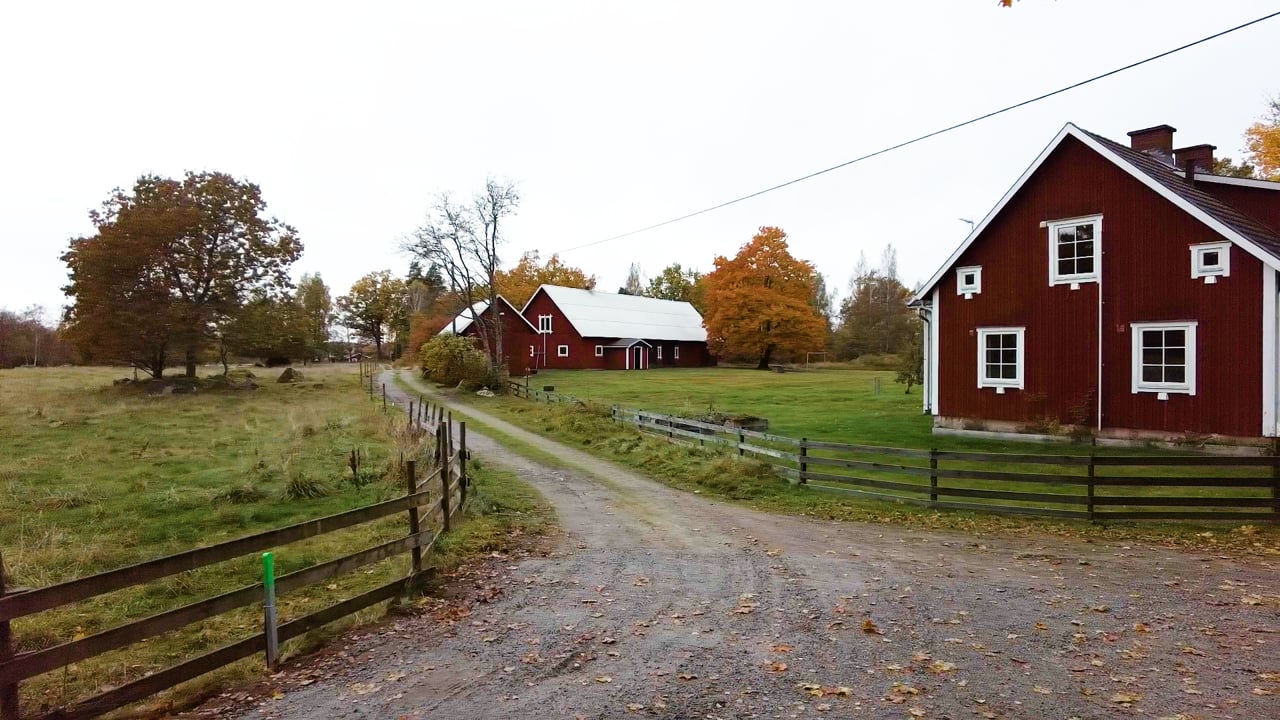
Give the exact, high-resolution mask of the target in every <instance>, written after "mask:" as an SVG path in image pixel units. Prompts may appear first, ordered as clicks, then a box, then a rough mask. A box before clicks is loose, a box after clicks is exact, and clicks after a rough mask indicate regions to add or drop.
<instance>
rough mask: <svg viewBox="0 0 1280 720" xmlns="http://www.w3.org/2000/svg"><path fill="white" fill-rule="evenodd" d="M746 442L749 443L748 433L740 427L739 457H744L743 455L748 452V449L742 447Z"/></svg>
mask: <svg viewBox="0 0 1280 720" xmlns="http://www.w3.org/2000/svg"><path fill="white" fill-rule="evenodd" d="M746 444H747V435H746V433H744V432H742V428H738V457H742V456H743V455H746V454H747V451H746V450H744V449H742V446H743V445H746Z"/></svg>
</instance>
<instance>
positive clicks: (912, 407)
mask: <svg viewBox="0 0 1280 720" xmlns="http://www.w3.org/2000/svg"><path fill="white" fill-rule="evenodd" d="M874 378H879V379H880V392H879V393H876V392H874V390H873V382H872V381H873V379H874ZM544 386H554V388H555V392H556V393H563V394H565V395H571V396H574V397H577V398H580V399H584V400H587V401H589V403H591V405H590V406H589V407H588V408H585V409H583V408H575V407H574V406H572V405H554V404H552V405H547V404H543V403H532V402H529V401H527V400H522V399H518V398H512V397H499V398H493V399H489V400H481V399H479V398H469V399H468V401H469V402H473V403H475V404H476V405H477V407H482V408H484V409H485V410H486V411H491V412H494V413H495V414H497V415H500V416H502V417H504V418H506V419H509V420H512V421H514V422H517V423H519V424H521V425H523V426H525V427H528V428H530V429H533V430H535V431H538V432H542V433H544V434H546V435H548V436H550V437H554V438H557V439H560V440H564V441H568V442H572V443H574V444H576V445H579V446H582V447H584V448H585V449H589V450H591V451H593V452H596V453H598V454H601V455H603V456H605V457H608V458H610V459H612V460H616V461H618V462H621V463H623V464H627V465H630V466H632V467H636V468H638V469H641V470H644V471H646V472H648V473H650V474H652V475H654V476H655V477H658V478H660V479H663V480H665V481H667V482H671V483H673V484H676V485H681V486H685V487H689V488H700V489H704V490H710V491H712V492H715V493H717V494H721V495H723V496H725V497H730V498H733V499H738V500H745V501H748V502H751V503H753V504H755V505H757V506H760V507H764V508H767V509H780V510H784V511H787V512H803V513H806V514H819V515H822V516H829V517H841V518H849V519H891V520H893V521H895V522H906V523H911V524H920V523H923V524H927V525H930V526H951V525H960V526H964V527H969V528H988V529H989V528H996V527H999V528H1003V529H1022V528H1028V527H1039V528H1042V529H1048V530H1050V531H1054V532H1058V531H1065V532H1071V533H1077V532H1087V533H1097V532H1112V531H1102V530H1100V529H1099V528H1097V527H1096V526H1090V525H1088V524H1087V523H1078V522H1061V523H1057V522H1053V521H1030V520H1022V519H1017V520H1011V519H1007V518H997V517H995V516H991V515H986V514H983V513H978V514H974V513H967V512H945V513H939V512H937V511H933V510H927V509H921V508H917V507H915V506H908V505H902V504H900V503H894V502H882V501H878V500H873V499H867V498H865V497H861V496H860V497H856V498H847V499H846V498H838V497H832V496H830V495H826V494H818V493H813V492H803V491H800V492H793V491H792V490H791V489H789V488H787V487H786V486H785V484H783V483H780V482H778V481H777V479H776V478H774V479H772V480H770V481H767V482H762V478H764V477H766V476H767V475H768V474H767V473H766V472H765V471H764V470H763V469H762V468H760V467H759V464H751V463H738V464H737V465H735V464H733V463H726V462H723V460H724V458H723V457H722V456H717V455H716V454H715V453H711V452H710V451H703V450H701V449H699V448H689V447H687V446H683V445H676V446H673V445H670V444H668V443H666V442H665V441H663V440H660V439H654V438H653V437H652V436H647V435H642V434H639V433H637V432H635V430H634V429H631V428H626V427H622V426H619V425H617V424H614V423H611V422H610V421H609V419H608V413H607V410H605V408H606V407H607V406H608V405H611V404H616V405H621V406H625V407H632V408H642V409H646V410H651V411H655V412H663V413H671V414H677V415H697V414H700V413H703V412H706V411H708V410H715V411H719V412H724V413H735V414H736V413H741V414H749V415H757V416H762V417H765V418H768V419H769V421H770V432H771V433H776V434H779V435H786V436H790V437H795V438H799V437H807V438H809V439H816V440H825V441H833V442H844V443H859V444H869V445H884V446H891V447H915V448H930V447H936V448H939V449H944V450H947V449H950V450H971V451H981V452H1020V453H1031V454H1077V453H1079V454H1084V453H1089V452H1090V451H1093V450H1095V449H1094V448H1091V447H1090V446H1089V445H1087V444H1077V445H1072V444H1056V443H1055V444H1045V443H1032V442H1009V441H996V440H980V439H973V438H961V437H944V436H938V437H935V436H933V435H932V434H931V433H930V418H929V417H928V416H926V415H923V414H922V413H921V411H920V405H919V402H920V395H919V389H918V388H913V390H912V393H911V394H909V395H908V394H906V393H904V392H903V386H902V385H897V384H894V383H893V373H890V372H878V371H867V370H854V369H845V368H832V369H824V370H817V371H812V372H796V373H785V374H777V373H768V372H760V371H756V370H739V369H732V368H703V369H690V370H654V371H648V372H644V373H621V372H589V371H580V372H572V371H558V372H543V373H539V374H538V375H537V376H536V377H534V378H531V383H530V387H531V388H534V389H541V388H543V387H544ZM594 408H600V409H594ZM602 410H603V415H602V414H601V411H602ZM753 442H758V441H753ZM780 449H788V448H780ZM789 450H790V451H792V452H794V448H789ZM1096 452H1098V453H1099V454H1126V453H1128V454H1131V453H1133V452H1135V451H1134V450H1132V449H1123V448H1097V449H1096ZM1137 452H1140V453H1143V454H1159V455H1176V453H1170V452H1167V451H1166V452H1161V451H1155V450H1150V449H1143V450H1138V451H1137ZM821 454H823V455H832V454H835V455H837V456H839V455H841V454H840V453H829V452H822V453H821ZM861 459H864V460H866V459H871V460H874V461H876V462H885V463H893V464H909V465H917V466H919V465H921V464H923V465H926V466H927V461H920V460H910V459H906V460H904V459H902V458H893V457H870V458H868V457H867V456H866V455H865V454H864V455H863V456H862V458H861ZM941 465H942V466H946V467H951V468H953V469H959V470H974V469H980V470H986V471H1004V472H1023V473H1025V472H1039V473H1045V474H1075V475H1082V474H1084V472H1085V468H1083V467H1064V466H1053V465H1030V464H1020V465H1018V464H1004V463H982V464H980V465H979V464H975V463H965V462H958V461H947V462H944V463H942V464H941ZM812 469H814V468H813V467H812V466H811V470H812ZM817 469H819V470H822V471H826V472H831V473H833V474H847V473H853V474H856V475H858V476H861V477H866V478H871V479H878V480H894V481H898V482H910V483H913V484H920V483H922V482H923V483H924V484H925V486H926V487H927V483H928V478H927V477H925V478H923V479H922V478H920V477H919V476H918V475H917V476H913V477H904V476H903V475H902V474H895V473H892V472H880V471H871V470H861V471H846V470H837V469H832V468H827V467H820V468H817ZM1103 470H1105V468H1104V469H1103ZM1103 470H1100V471H1099V472H1100V473H1101V472H1103ZM1120 472H1121V473H1123V474H1128V475H1143V476H1151V475H1158V474H1162V475H1175V476H1210V475H1213V474H1214V473H1216V472H1219V469H1218V468H1191V467H1178V466H1172V467H1171V466H1163V467H1134V468H1122V469H1121V471H1120ZM1228 473H1229V474H1236V475H1245V476H1255V475H1262V476H1267V475H1268V473H1269V470H1268V469H1267V468H1231V469H1222V470H1221V474H1223V475H1225V474H1228ZM946 482H956V483H958V484H957V485H955V486H956V487H965V488H972V489H977V490H1005V491H1008V490H1016V491H1019V492H1029V493H1044V494H1050V493H1052V494H1055V495H1062V494H1066V495H1074V496H1081V495H1083V493H1084V492H1085V490H1084V486H1082V485H1074V486H1064V485H1054V484H1048V483H1039V482H1012V481H1005V480H1000V481H994V480H980V479H968V480H964V481H946ZM813 484H814V485H827V484H829V483H824V482H815V483H813ZM944 484H945V483H944ZM778 486H781V487H778ZM881 492H887V493H888V494H890V495H893V494H897V493H895V492H894V491H881ZM1110 492H1114V493H1115V494H1124V495H1147V496H1150V495H1168V496H1178V497H1185V496H1190V497H1206V496H1210V495H1228V494H1229V495H1232V496H1239V497H1256V498H1269V491H1268V490H1267V489H1266V488H1242V489H1241V488H1232V489H1226V488H1212V489H1211V488H1204V487H1185V488H1182V487H1172V488H1170V487H1126V488H1120V489H1118V490H1114V491H1110ZM1098 494H1099V495H1100V496H1101V495H1106V494H1108V490H1107V489H1105V488H1104V489H1100V490H1099V493H1098ZM917 497H919V495H917ZM967 500H968V501H970V502H973V503H976V504H985V503H986V502H988V501H987V500H986V499H985V498H970V499H967ZM993 502H1001V503H1003V504H1007V505H1013V506H1026V505H1029V504H1032V503H1030V502H1026V501H1019V500H1003V501H1002V500H995V501H993ZM1040 504H1043V503H1040ZM1068 507H1069V506H1068ZM1074 507H1076V508H1080V507H1081V506H1078V505H1077V506H1074ZM1107 509H1124V506H1115V507H1114V508H1107ZM1174 509H1186V508H1174ZM1116 532H1119V533H1120V534H1121V535H1125V536H1135V535H1137V536H1143V537H1150V538H1153V539H1174V540H1177V541H1179V542H1188V543H1191V544H1201V545H1213V544H1215V543H1217V542H1218V541H1219V540H1221V539H1222V537H1223V535H1224V533H1223V525H1222V524H1217V525H1204V524H1194V523H1164V524H1155V523H1147V524H1143V525H1140V526H1138V525H1132V526H1128V528H1127V529H1120V530H1118V531H1116ZM1231 532H1233V531H1231V530H1230V529H1229V527H1228V530H1227V532H1226V534H1227V535H1230V533H1231ZM1202 533H1208V534H1207V535H1202ZM1235 540H1237V541H1238V544H1239V545H1240V546H1241V547H1254V546H1255V545H1258V546H1259V547H1260V548H1271V549H1274V548H1275V547H1276V544H1277V541H1278V540H1280V529H1278V528H1276V527H1275V526H1274V525H1267V524H1264V525H1263V526H1262V527H1254V526H1252V525H1251V526H1248V527H1246V528H1245V529H1244V530H1243V531H1240V535H1239V536H1238V537H1236V538H1235Z"/></svg>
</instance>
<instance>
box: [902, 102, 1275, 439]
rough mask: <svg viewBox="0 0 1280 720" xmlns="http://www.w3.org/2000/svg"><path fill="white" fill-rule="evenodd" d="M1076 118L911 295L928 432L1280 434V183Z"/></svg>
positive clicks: (1169, 140)
mask: <svg viewBox="0 0 1280 720" xmlns="http://www.w3.org/2000/svg"><path fill="white" fill-rule="evenodd" d="M1173 135H1174V129H1173V128H1171V127H1169V126H1167V125H1161V126H1158V127H1154V128H1147V129H1145V130H1138V131H1134V132H1132V133H1129V136H1130V138H1131V144H1130V145H1129V146H1126V145H1123V144H1120V143H1117V142H1114V141H1111V140H1108V139H1106V138H1104V137H1101V136H1099V135H1095V134H1093V133H1090V132H1087V131H1085V130H1082V129H1080V128H1078V127H1076V126H1074V125H1071V124H1068V125H1067V126H1066V127H1064V128H1063V129H1062V130H1061V131H1060V132H1059V133H1058V134H1057V136H1056V137H1054V139H1053V141H1052V142H1050V143H1049V145H1048V146H1047V147H1046V148H1045V149H1044V151H1043V152H1041V153H1040V155H1039V156H1038V157H1037V158H1036V159H1035V161H1034V162H1033V163H1032V164H1031V166H1030V167H1029V168H1028V169H1027V170H1026V172H1024V173H1023V174H1022V176H1021V177H1020V178H1018V181H1017V182H1016V183H1014V185H1013V187H1012V188H1010V189H1009V191H1008V192H1007V193H1005V195H1004V197H1002V198H1001V199H1000V202H999V203H998V204H997V205H996V206H995V208H994V209H993V210H992V211H991V212H990V213H989V214H988V215H987V216H986V217H985V218H984V219H983V220H982V222H981V223H979V224H978V225H977V226H976V227H975V228H974V230H973V232H972V233H971V234H970V235H969V237H968V238H966V239H965V241H964V243H963V244H962V245H961V246H960V247H959V248H958V249H957V250H956V251H955V252H954V253H953V254H952V255H951V257H950V258H948V259H947V261H946V263H945V264H944V265H943V266H942V268H941V269H940V270H938V272H937V273H936V274H935V275H934V276H933V277H932V278H930V279H929V281H928V282H927V283H925V285H924V286H923V287H922V289H921V290H920V292H919V293H918V294H917V296H916V298H915V302H916V303H917V304H919V305H920V306H921V316H922V317H923V318H924V319H925V373H924V375H925V410H926V412H930V413H932V414H933V415H934V416H935V420H934V425H935V428H938V427H947V428H967V429H982V430H1003V431H1019V430H1021V431H1028V430H1030V429H1032V428H1043V427H1045V425H1046V423H1047V422H1051V423H1058V424H1061V425H1066V426H1080V427H1083V428H1088V429H1091V430H1094V431H1095V432H1097V433H1098V434H1099V435H1103V436H1115V437H1144V438H1161V437H1163V438H1169V437H1172V436H1185V435H1189V434H1190V435H1217V436H1230V437H1235V438H1254V439H1256V438H1259V437H1275V436H1276V435H1277V386H1276V374H1277V366H1276V356H1277V312H1276V309H1277V270H1280V183H1274V182H1266V181H1260V180H1248V179H1238V178H1228V177H1218V176H1214V175H1211V174H1209V172H1210V171H1211V169H1212V167H1213V146H1211V145H1197V146H1193V147H1187V148H1181V149H1178V150H1174V148H1173Z"/></svg>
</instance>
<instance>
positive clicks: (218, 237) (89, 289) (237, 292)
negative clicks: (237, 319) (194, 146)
mask: <svg viewBox="0 0 1280 720" xmlns="http://www.w3.org/2000/svg"><path fill="white" fill-rule="evenodd" d="M265 211H266V203H265V202H264V201H263V200H262V193H261V190H260V189H259V188H258V186H257V185H254V184H252V183H249V182H245V181H239V180H236V179H235V178H233V177H231V176H230V175H227V174H225V173H217V172H202V173H192V172H189V173H187V174H186V176H185V177H184V178H183V179H182V180H172V179H169V178H162V177H158V176H154V175H144V176H143V177H141V178H139V179H138V181H137V182H136V183H134V186H133V189H132V191H131V192H125V191H124V190H116V191H114V192H113V193H112V195H111V196H110V197H109V198H108V199H107V201H106V202H104V203H103V206H102V208H101V209H99V210H95V211H93V212H91V213H90V218H91V219H92V220H93V223H94V226H95V228H96V232H95V234H94V235H92V236H89V237H83V238H76V239H73V240H72V241H71V245H70V248H69V249H68V250H67V252H66V253H64V254H63V256H62V260H63V261H64V262H66V263H67V267H68V270H69V274H70V283H69V284H68V285H67V286H65V287H64V288H63V290H64V292H66V293H67V295H69V296H70V297H71V298H72V304H71V305H70V306H69V307H68V309H67V311H66V321H67V324H68V328H69V333H70V335H71V337H72V338H74V339H75V340H76V342H77V344H78V345H80V346H81V347H82V349H83V350H84V351H85V352H86V354H90V355H94V356H97V357H99V358H100V359H104V360H116V361H125V362H130V363H133V364H134V365H135V366H137V367H140V368H142V369H144V370H147V371H148V372H150V373H151V374H152V375H153V376H155V377H159V376H160V375H161V374H162V373H163V371H164V363H165V362H166V360H167V359H168V357H169V355H170V354H171V353H173V352H175V351H177V352H178V353H180V354H181V356H182V358H183V360H184V362H185V365H186V374H187V376H188V377H194V376H195V373H196V361H197V359H198V355H199V353H200V351H201V350H202V349H203V348H204V347H206V346H207V344H208V343H209V341H210V340H211V338H212V336H213V332H214V322H215V320H217V319H218V318H219V317H227V316H230V315H233V314H234V313H235V312H236V310H237V309H238V308H239V307H240V305H241V304H242V303H243V302H244V300H245V299H246V298H247V297H248V296H249V295H250V293H254V292H257V293H268V294H270V293H278V292H281V291H284V290H287V289H288V288H289V287H290V283H289V272H288V271H289V266H290V265H291V264H292V263H293V262H294V261H295V260H297V259H298V257H299V256H300V255H301V254H302V244H301V243H300V242H299V241H298V239H297V234H296V231H295V230H294V229H293V228H291V227H289V226H288V225H286V224H284V223H282V222H280V221H279V220H277V219H275V218H273V217H266V216H264V213H265Z"/></svg>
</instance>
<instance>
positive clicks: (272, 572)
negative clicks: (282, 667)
mask: <svg viewBox="0 0 1280 720" xmlns="http://www.w3.org/2000/svg"><path fill="white" fill-rule="evenodd" d="M262 587H263V589H264V590H265V592H266V597H265V599H264V601H263V604H262V629H263V632H264V634H265V635H266V636H267V667H268V668H270V669H272V670H274V669H275V668H276V664H277V663H278V662H279V660H280V638H279V636H278V635H277V633H276V619H277V618H276V558H275V555H273V554H272V553H269V552H265V553H262Z"/></svg>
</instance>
